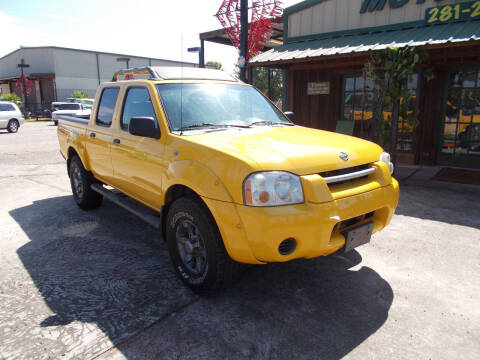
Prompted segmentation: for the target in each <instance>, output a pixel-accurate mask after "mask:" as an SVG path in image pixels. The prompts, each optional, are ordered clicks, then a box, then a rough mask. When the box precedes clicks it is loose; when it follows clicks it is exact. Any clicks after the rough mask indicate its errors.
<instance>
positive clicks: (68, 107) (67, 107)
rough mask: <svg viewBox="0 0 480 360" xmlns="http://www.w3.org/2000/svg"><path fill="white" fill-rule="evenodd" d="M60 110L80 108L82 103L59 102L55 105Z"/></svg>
mask: <svg viewBox="0 0 480 360" xmlns="http://www.w3.org/2000/svg"><path fill="white" fill-rule="evenodd" d="M55 107H56V108H57V109H58V110H78V109H80V104H59V105H55Z"/></svg>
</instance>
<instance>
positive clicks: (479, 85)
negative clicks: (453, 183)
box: [437, 66, 480, 165]
mask: <svg viewBox="0 0 480 360" xmlns="http://www.w3.org/2000/svg"><path fill="white" fill-rule="evenodd" d="M460 72H462V73H468V72H476V73H477V80H476V83H475V87H473V88H468V87H467V88H465V87H464V86H463V83H462V85H461V86H460V89H461V93H462V92H463V90H464V89H477V90H480V80H479V76H480V66H454V67H450V68H448V69H447V71H446V74H445V79H444V81H443V91H442V100H441V101H442V111H441V114H440V121H439V123H440V124H439V126H440V129H439V132H438V146H437V159H438V160H439V161H440V163H442V164H443V163H444V162H445V161H446V162H447V163H449V164H450V165H457V160H460V161H462V159H463V160H465V161H467V160H469V159H470V161H478V159H480V155H477V154H472V153H471V152H470V149H467V152H466V153H465V154H462V153H458V154H457V153H456V149H457V144H458V142H459V140H458V134H459V131H458V130H459V126H460V125H461V124H467V123H466V122H464V121H461V119H460V118H458V120H457V121H456V122H452V121H446V120H445V118H446V114H447V100H448V94H449V90H450V80H451V77H452V76H453V75H454V74H455V73H460ZM460 109H463V96H462V103H461V104H460ZM474 115H475V114H474V112H472V114H471V116H470V122H469V123H468V124H469V125H472V124H474V122H473V118H474ZM447 123H448V124H455V137H454V146H453V151H452V153H444V152H442V150H443V142H444V140H445V124H447ZM479 124H480V123H479ZM442 159H443V160H442ZM473 159H475V160H473Z"/></svg>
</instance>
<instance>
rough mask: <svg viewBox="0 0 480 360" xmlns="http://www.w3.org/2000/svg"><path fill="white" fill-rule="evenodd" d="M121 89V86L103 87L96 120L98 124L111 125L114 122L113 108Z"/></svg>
mask: <svg viewBox="0 0 480 360" xmlns="http://www.w3.org/2000/svg"><path fill="white" fill-rule="evenodd" d="M119 90H120V88H118V87H114V88H105V89H103V92H102V96H101V97H100V105H99V106H98V112H97V119H96V121H95V123H96V124H97V125H100V126H106V127H109V126H110V125H111V124H112V119H113V110H114V109H115V104H116V103H117V97H118V92H119Z"/></svg>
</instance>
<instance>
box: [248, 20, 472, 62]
mask: <svg viewBox="0 0 480 360" xmlns="http://www.w3.org/2000/svg"><path fill="white" fill-rule="evenodd" d="M479 40H480V21H466V22H452V23H447V24H438V25H425V24H424V23H423V22H422V23H421V24H420V23H419V24H417V26H411V25H410V26H409V27H403V28H402V27H397V28H394V29H383V30H382V29H378V28H377V29H376V28H370V29H367V30H358V31H357V32H356V33H352V32H349V33H346V34H341V33H340V34H337V35H336V34H335V33H334V34H330V35H328V36H325V37H323V38H322V35H317V37H316V38H311V37H310V38H306V39H297V40H295V39H289V42H288V43H286V44H284V45H282V46H279V47H277V48H275V49H271V50H269V51H267V52H264V53H261V54H259V55H257V56H255V57H254V58H253V59H251V60H250V64H251V65H253V66H274V65H282V64H289V63H297V62H309V61H317V60H326V59H330V58H332V59H333V58H338V57H345V56H355V55H361V56H364V55H365V54H367V53H369V52H374V51H380V50H384V49H386V48H388V47H406V46H412V47H422V48H423V47H425V48H435V47H444V46H446V45H447V46H452V45H454V44H458V43H466V42H475V43H478V41H479Z"/></svg>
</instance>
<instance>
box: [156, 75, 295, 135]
mask: <svg viewBox="0 0 480 360" xmlns="http://www.w3.org/2000/svg"><path fill="white" fill-rule="evenodd" d="M157 91H158V93H159V96H160V98H161V100H162V103H163V106H164V108H165V111H166V113H167V118H168V121H169V124H170V128H171V130H172V131H179V130H186V129H189V128H190V129H193V128H201V127H229V126H233V127H234V126H238V127H250V126H254V125H272V126H273V125H282V124H284V125H292V123H290V122H289V121H288V120H287V119H286V118H285V116H284V115H283V114H282V113H281V112H280V111H279V110H278V109H277V108H276V107H275V106H273V105H272V104H271V103H270V102H269V101H267V100H266V99H265V97H264V96H263V95H262V94H261V93H260V92H258V91H257V90H255V89H254V88H252V87H250V86H244V85H236V84H235V85H234V84H218V83H214V84H212V83H209V84H158V85H157Z"/></svg>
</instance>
